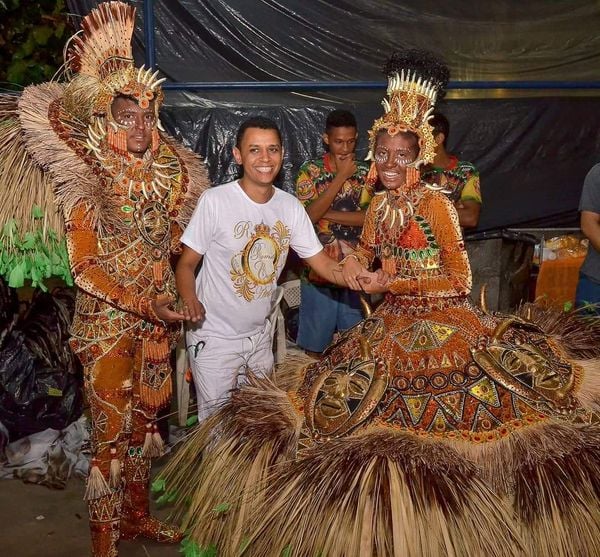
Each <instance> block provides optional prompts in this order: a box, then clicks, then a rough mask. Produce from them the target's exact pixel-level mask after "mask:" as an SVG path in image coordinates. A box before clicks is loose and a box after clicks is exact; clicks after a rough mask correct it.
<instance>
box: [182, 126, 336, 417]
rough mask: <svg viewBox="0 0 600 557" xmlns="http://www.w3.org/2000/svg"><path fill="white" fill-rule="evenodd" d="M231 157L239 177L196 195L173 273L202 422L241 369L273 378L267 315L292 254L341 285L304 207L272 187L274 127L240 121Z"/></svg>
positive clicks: (277, 158)
mask: <svg viewBox="0 0 600 557" xmlns="http://www.w3.org/2000/svg"><path fill="white" fill-rule="evenodd" d="M233 155H234V157H235V160H236V162H237V163H238V164H240V165H241V166H242V168H243V176H242V178H241V179H239V180H236V181H234V182H230V183H227V184H223V185H221V186H218V187H216V188H212V189H210V190H209V191H207V192H206V193H205V194H204V195H203V196H202V197H201V199H200V201H199V203H198V206H197V207H196V210H195V212H194V214H193V216H192V219H191V220H190V224H189V226H188V227H187V229H186V230H185V232H184V234H183V237H182V242H183V243H184V246H185V247H184V250H183V254H182V256H181V258H180V260H179V263H178V265H177V271H176V279H177V288H178V290H179V294H180V296H181V299H182V303H183V306H182V311H183V313H184V315H185V316H186V319H187V320H188V321H189V322H190V325H191V326H190V330H189V331H188V335H187V345H188V354H189V356H190V363H191V367H192V374H193V377H194V383H195V386H196V392H197V395H198V416H199V419H200V420H202V419H205V418H206V417H207V416H209V415H210V413H211V412H212V410H213V409H214V407H215V403H218V402H219V401H222V400H223V399H224V398H225V397H226V396H227V393H228V391H230V390H231V389H233V388H234V387H236V386H237V384H238V383H239V381H240V379H243V376H244V372H245V371H246V370H247V369H250V370H252V371H253V372H254V373H258V374H261V373H267V372H269V371H270V370H271V368H272V366H273V352H272V346H271V335H270V323H269V322H268V320H267V316H268V314H269V311H270V308H271V295H272V293H273V291H274V289H275V288H276V286H277V278H278V277H279V274H280V273H281V270H282V269H283V266H284V264H285V260H286V258H287V255H288V251H289V249H290V248H293V249H294V250H295V251H296V252H297V253H298V255H299V256H300V257H301V258H303V259H305V260H306V262H307V263H308V264H309V265H310V266H311V267H312V268H313V269H315V270H316V271H317V272H318V273H319V274H320V275H321V276H324V277H326V278H327V280H329V281H330V282H334V283H337V284H344V283H343V279H342V277H341V271H340V268H339V266H338V264H337V261H335V260H333V259H331V258H330V257H328V256H327V255H326V254H325V252H324V251H323V246H322V245H321V243H320V242H319V240H318V238H317V235H316V234H315V231H314V229H313V226H312V223H311V221H310V219H309V217H308V215H307V213H306V211H305V210H304V207H303V206H302V204H301V203H300V202H299V201H298V200H297V199H296V198H295V197H294V196H292V195H290V194H288V193H286V192H284V191H282V190H280V189H278V188H275V187H274V186H273V181H274V180H275V178H276V176H277V174H278V173H279V170H280V169H281V164H282V162H283V147H282V143H281V134H280V132H279V129H278V128H277V125H276V124H275V123H274V122H273V121H271V120H269V119H267V118H261V117H256V118H251V119H249V120H247V121H245V122H244V123H243V124H242V125H241V127H240V129H239V131H238V134H237V140H236V146H235V147H234V149H233ZM201 261H202V268H201V269H200V272H199V273H198V276H197V277H196V278H195V277H194V273H195V270H196V268H197V267H198V265H199V264H200V262H201Z"/></svg>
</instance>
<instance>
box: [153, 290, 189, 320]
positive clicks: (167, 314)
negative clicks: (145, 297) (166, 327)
mask: <svg viewBox="0 0 600 557" xmlns="http://www.w3.org/2000/svg"><path fill="white" fill-rule="evenodd" d="M174 302H175V298H172V297H171V296H165V295H162V296H158V297H156V298H155V299H154V300H152V309H153V310H154V313H156V315H157V317H158V318H159V319H160V320H162V321H164V322H165V323H176V322H177V321H183V320H184V315H183V313H180V312H178V311H175V310H174V309H173V307H172V305H173V303H174Z"/></svg>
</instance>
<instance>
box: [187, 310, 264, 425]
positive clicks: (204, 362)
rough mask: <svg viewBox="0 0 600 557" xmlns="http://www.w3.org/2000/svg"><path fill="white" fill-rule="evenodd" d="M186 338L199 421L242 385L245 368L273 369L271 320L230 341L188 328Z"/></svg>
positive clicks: (257, 372)
mask: <svg viewBox="0 0 600 557" xmlns="http://www.w3.org/2000/svg"><path fill="white" fill-rule="evenodd" d="M186 341H187V351H188V356H189V361H190V367H191V369H192V376H193V377H194V385H195V387H196V397H197V400H198V420H199V421H202V420H204V419H206V418H207V417H208V416H210V415H211V414H212V413H213V412H214V411H215V410H217V409H218V406H219V404H220V403H223V402H224V401H226V400H227V398H228V397H229V393H230V391H231V390H232V389H235V388H236V387H237V386H238V385H240V384H243V382H244V381H245V379H246V370H250V371H252V373H254V374H255V375H265V374H267V373H269V372H270V371H271V369H272V368H273V341H272V336H271V325H270V323H269V322H268V321H267V323H266V326H265V328H264V330H263V331H261V332H260V333H257V334H255V335H253V336H251V337H245V338H240V339H234V340H230V339H224V338H217V337H208V336H204V335H201V334H198V333H197V332H195V331H188V333H187V335H186Z"/></svg>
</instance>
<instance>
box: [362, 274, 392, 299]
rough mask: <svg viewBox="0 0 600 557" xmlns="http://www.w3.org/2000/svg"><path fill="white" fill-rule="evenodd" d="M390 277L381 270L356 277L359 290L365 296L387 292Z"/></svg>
mask: <svg viewBox="0 0 600 557" xmlns="http://www.w3.org/2000/svg"><path fill="white" fill-rule="evenodd" d="M390 279H391V277H390V275H389V274H388V273H386V272H385V271H382V270H381V269H377V271H375V272H369V271H366V270H365V271H363V272H362V273H361V274H360V275H359V276H358V279H357V280H358V282H359V283H360V285H361V290H362V291H363V292H366V293H367V294H383V293H384V292H387V291H388V290H389V283H390Z"/></svg>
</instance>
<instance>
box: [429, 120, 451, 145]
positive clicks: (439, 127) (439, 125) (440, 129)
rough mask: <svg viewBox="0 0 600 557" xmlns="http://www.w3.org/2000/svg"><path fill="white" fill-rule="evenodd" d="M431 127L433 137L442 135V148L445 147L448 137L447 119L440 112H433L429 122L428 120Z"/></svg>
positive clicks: (448, 125) (448, 124)
mask: <svg viewBox="0 0 600 557" xmlns="http://www.w3.org/2000/svg"><path fill="white" fill-rule="evenodd" d="M429 123H430V124H431V127H432V128H433V135H434V137H435V136H436V135H437V134H438V133H443V134H444V147H445V146H446V141H448V135H450V122H448V118H446V117H445V116H444V115H443V114H442V113H441V112H434V113H433V116H432V117H431V120H429Z"/></svg>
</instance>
